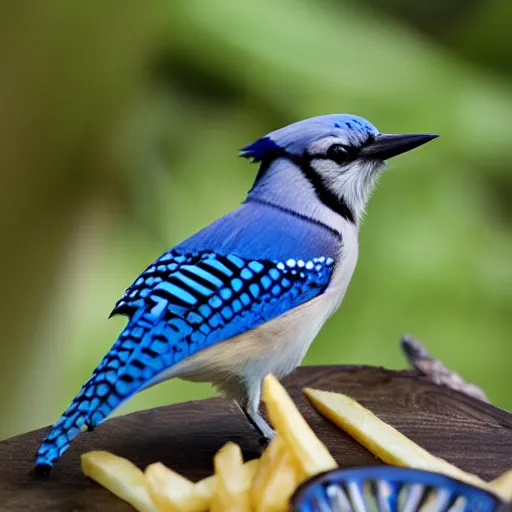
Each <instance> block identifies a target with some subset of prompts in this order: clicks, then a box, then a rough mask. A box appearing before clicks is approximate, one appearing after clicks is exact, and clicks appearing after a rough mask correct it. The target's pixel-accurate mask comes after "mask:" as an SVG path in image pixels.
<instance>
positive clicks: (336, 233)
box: [244, 197, 342, 241]
mask: <svg viewBox="0 0 512 512" xmlns="http://www.w3.org/2000/svg"><path fill="white" fill-rule="evenodd" d="M244 203H259V204H263V205H265V206H268V207H270V208H274V210H279V211H281V212H284V213H287V214H289V215H293V216H294V217H296V218H298V219H301V220H304V221H306V222H309V223H310V224H315V225H316V226H318V227H321V228H322V229H326V230H327V231H329V232H330V233H331V234H333V235H334V236H335V237H336V238H337V239H338V240H340V241H341V239H342V236H341V233H340V232H339V231H338V230H336V229H334V228H331V226H328V225H327V224H324V223H323V222H321V221H319V220H317V219H313V218H311V217H308V216H307V215H303V214H302V213H299V212H296V211H295V210H292V209H290V208H286V207H284V206H280V205H278V204H275V203H272V202H270V201H265V200H264V199H260V198H259V197H248V198H247V199H246V200H245V201H244Z"/></svg>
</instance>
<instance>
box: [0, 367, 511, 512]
mask: <svg viewBox="0 0 512 512" xmlns="http://www.w3.org/2000/svg"><path fill="white" fill-rule="evenodd" d="M284 382H285V384H286V387H287V388H288V390H289V392H290V393H291V395H292V397H293V399H294V400H295V402H296V403H297V404H298V406H299V408H300V410H301V412H302V413H303V414H304V416H305V417H306V419H307V420H308V422H309V423H310V424H311V426H312V427H313V429H314V430H315V432H316V433H317V434H318V436H319V437H320V439H322V441H323V442H324V443H325V444H326V445H327V447H328V448H329V450H330V451H331V453H332V454H333V456H334V458H335V459H336V461H337V462H338V463H339V465H340V466H341V467H349V466H361V465H376V464H380V462H379V461H378V460H377V459H376V458H375V457H374V456H373V455H372V454H371V453H369V452H368V451H367V450H366V449H365V448H363V447H362V446H360V445H359V444H357V443H356V442H355V441H354V440H353V439H352V438H350V437H349V436H348V435H346V434H345V433H343V432H342V431H340V430H339V429H338V428H337V427H335V426H334V425H333V424H331V423H330V422H328V421H327V420H325V419H324V418H322V417H321V416H320V415H319V414H318V413H317V412H316V411H315V410H314V409H313V408H312V407H311V405H310V404H309V402H308V401H307V399H306V398H305V396H304V395H303V393H302V391H301V390H302V388H304V387H306V386H307V387H313V388H318V389H324V390H329V391H339V392H343V393H347V394H348V395H350V396H351V397H353V398H354V399H356V400H358V401H360V402H361V403H362V404H363V405H364V406H366V407H368V408H369V409H370V410H372V411H373V412H374V413H375V414H377V415H378V416H379V417H380V418H381V419H383V420H384V421H386V422H387V423H389V424H391V425H393V426H394V427H396V428H397V429H398V430H400V431H401V432H402V433H403V434H405V435H406V436H408V437H410V438H411V439H412V440H413V441H415V442H417V443H418V444H420V445H421V446H423V447H424V448H426V449H427V450H429V451H430V452H432V453H433V454H435V455H437V456H440V457H443V458H445V459H446V460H448V461H449V462H452V463H453V464H456V465H457V466H459V467H460V468H462V469H464V470H466V471H471V472H473V473H476V474H477V475H479V476H480V477H482V478H484V479H485V480H490V479H492V478H495V477H497V476H498V475H499V474H501V473H502V472H504V471H505V470H507V469H510V467H511V466H512V414H510V413H508V412H506V411H503V410H501V409H498V408H496V407H493V406H492V405H489V404H487V403H484V402H481V401H478V400H476V399H474V398H471V397H469V396H466V395H462V394H460V393H458V392H456V391H452V390H450V389H447V388H445V387H441V386H437V385H435V384H433V383H431V382H430V381H429V380H428V379H426V378H424V377H419V376H418V375H417V374H415V373H414V372H396V371H390V370H384V369H381V368H371V367H340V366H313V367H303V368H299V369H298V370H297V371H296V372H294V374H293V375H292V376H290V377H288V378H287V379H285V381H284ZM47 431H48V428H44V429H40V430H36V431H34V432H29V433H27V434H23V435H21V436H18V437H15V438H12V439H9V440H7V441H4V442H3V443H0V504H1V510H2V511H5V512H11V511H22V510H23V511H36V510H37V511H100V510H109V511H114V512H123V511H129V510H132V509H131V507H130V506H129V505H127V504H125V503H123V502H122V501H121V500H119V499H117V498H116V497H115V496H113V495H111V494H110V493H109V492H108V491H106V490H104V489H103V488H101V487H100V486H99V485H97V484H95V483H94V482H92V481H89V480H88V479H87V478H85V477H84V476H83V475H82V473H81V471H80V459H79V456H80V454H81V453H83V452H85V451H88V450H95V449H103V450H109V451H112V452H113V453H115V454H117V455H121V456H123V457H127V458H128V459H130V460H131V461H133V462H134V463H135V464H137V465H138V466H139V467H141V468H144V467H145V466H146V465H148V464H150V463H152V462H155V461H161V462H163V463H164V464H166V465H168V466H170V467H172V468H173V469H175V470H177V471H179V472H181V473H183V474H184V475H186V476H188V477H190V478H192V479H199V478H201V477H204V476H207V475H208V474H210V473H211V472H212V457H213V455H214V453H215V452H216V451H217V450H218V449H219V448H220V447H221V446H222V445H223V444H224V443H225V442H226V441H228V440H231V441H234V442H236V443H239V444H240V446H241V447H242V449H243V451H244V455H245V457H246V459H250V458H254V457H257V456H258V455H259V447H258V441H257V436H256V434H255V433H254V432H253V430H252V429H251V427H250V426H249V424H248V423H247V421H246V420H245V418H244V417H243V415H242V414H241V413H240V412H239V411H238V409H237V408H236V406H235V405H234V404H232V403H230V402H227V401H224V400H222V399H219V398H213V399H208V400H200V401H196V402H187V403H183V404H176V405H171V406H168V407H161V408H157V409H151V410H148V411H142V412H138V413H134V414H130V415H127V416H124V417H119V418H114V419H112V420H109V421H106V422H105V423H104V424H102V425H101V426H99V427H98V428H97V429H96V430H95V431H94V432H91V433H83V434H81V435H80V436H79V437H78V438H77V439H76V441H75V442H74V443H73V445H72V447H71V448H70V449H69V450H68V451H67V452H66V453H65V454H64V456H63V457H62V459H61V460H60V461H59V463H58V464H57V465H56V466H55V468H54V470H53V472H52V474H51V476H50V477H49V478H48V479H46V480H41V479H36V478H35V477H34V476H33V474H32V468H33V461H34V454H35V452H36V450H37V448H38V445H39V443H40V442H41V440H42V439H43V437H44V435H45V434H46V433H47Z"/></svg>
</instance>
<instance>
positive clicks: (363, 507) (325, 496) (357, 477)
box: [291, 466, 512, 512]
mask: <svg viewBox="0 0 512 512" xmlns="http://www.w3.org/2000/svg"><path fill="white" fill-rule="evenodd" d="M291 503H292V507H291V510H292V511H293V512H498V511H499V512H511V511H512V507H511V505H510V504H506V503H503V502H502V501H501V500H500V499H499V498H498V497H497V496H494V495H493V494H491V493H489V492H487V491H484V490H482V489H478V488H477V487H473V486H472V485H468V484H465V483H463V482H459V481H458V480H455V479H453V478H449V477H447V476H444V475H439V474H437V473H430V472H428V471H421V470H417V469H409V468H400V467H394V466H376V467H361V468H353V469H337V470H334V471H329V472H327V473H323V474H321V475H318V476H315V477H313V478H311V479H309V480H307V481H306V482H304V483H303V484H302V485H300V486H299V488H298V489H297V491H296V492H295V494H294V495H293V497H292V501H291Z"/></svg>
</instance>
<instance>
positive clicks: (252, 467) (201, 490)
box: [194, 459, 260, 503]
mask: <svg viewBox="0 0 512 512" xmlns="http://www.w3.org/2000/svg"><path fill="white" fill-rule="evenodd" d="M259 465H260V459H253V460H249V461H247V462H246V463H245V464H244V471H245V478H246V479H247V480H248V481H250V482H252V481H253V480H254V476H255V475H256V473H257V471H258V468H259ZM216 484H217V475H211V476H209V477H206V478H203V479H202V480H199V482H196V484H195V485H194V487H195V490H196V493H198V494H199V495H200V496H201V497H202V499H203V500H205V501H206V502H207V503H211V502H212V499H213V495H214V494H215V486H216Z"/></svg>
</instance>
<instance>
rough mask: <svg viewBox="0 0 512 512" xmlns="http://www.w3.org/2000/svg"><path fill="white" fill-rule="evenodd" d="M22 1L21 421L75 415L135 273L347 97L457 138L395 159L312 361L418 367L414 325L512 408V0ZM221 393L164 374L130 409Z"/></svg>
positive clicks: (11, 258) (9, 35)
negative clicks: (473, 5)
mask: <svg viewBox="0 0 512 512" xmlns="http://www.w3.org/2000/svg"><path fill="white" fill-rule="evenodd" d="M22 3H26V4H27V5H26V6H25V7H26V9H23V10H22V9H18V8H16V7H15V6H12V5H5V6H2V7H0V19H2V20H4V23H5V20H6V19H8V20H9V25H10V27H11V30H4V31H1V33H2V37H3V38H4V39H5V41H4V42H5V44H3V45H2V51H3V52H4V53H5V54H6V56H5V59H2V62H5V63H6V64H5V68H6V70H7V71H8V73H6V76H7V77H8V78H9V80H7V81H4V84H3V86H2V85H0V102H2V103H5V106H6V109H5V110H6V111H7V114H6V115H4V116H2V117H1V118H0V123H2V128H5V132H6V136H5V137H4V139H3V142H0V149H1V150H2V151H0V153H1V154H2V155H3V156H1V157H0V164H1V168H2V169H3V170H4V172H5V173H6V176H5V187H4V189H5V190H4V193H5V199H6V201H7V200H8V202H2V204H3V206H4V207H5V208H6V209H5V212H4V213H3V214H2V218H5V219H6V220H7V221H8V222H7V225H6V229H5V241H6V247H9V248H10V250H9V251H5V253H4V254H3V255H2V258H3V261H2V268H4V269H6V271H5V276H3V281H2V282H3V283H4V288H5V289H4V297H7V298H10V299H11V300H10V301H9V299H6V303H5V305H4V308H3V311H2V313H3V316H2V322H3V325H5V326H6V330H5V333H7V334H4V336H3V338H2V341H0V354H1V355H2V356H3V357H2V358H0V369H2V372H1V373H2V375H3V380H1V379H0V385H1V389H4V390H9V392H6V391H4V393H5V396H3V397H2V401H3V405H1V406H0V413H1V416H2V418H8V421H2V422H1V423H0V437H2V436H8V435H12V434H15V433H18V432H22V431H26V430H29V429H31V428H36V427H39V426H42V425H45V424H48V423H50V422H52V421H54V420H55V419H56V418H57V416H58V415H59V414H60V412H61V411H62V410H63V409H64V408H65V406H66V405H67V404H68V402H69V401H70V400H71V399H72V398H73V396H74V394H75V393H76V392H77V391H78V390H79V388H80V385H81V384H82V383H83V382H84V381H85V379H86V378H87V377H88V376H89V375H90V372H91V371H92V369H93V368H94V367H95V365H96V364H97V363H98V361H99V360H100V358H101V357H102V356H103V354H104V353H105V352H106V351H107V350H108V348H109V347H110V346H111V344H112V343H113V341H114V340H115V338H116V336H117V334H118V332H119V331H120V330H121V328H122V326H123V319H122V318H115V319H113V320H110V321H107V320H106V317H107V316H108V313H109V312H110V309H111V308H112V306H113V304H114V303H115V301H116V300H117V299H118V298H119V297H120V295H121V294H122V292H123V290H124V288H126V287H127V286H128V285H129V284H130V283H131V282H132V280H133V279H134V278H135V277H136V276H137V274H138V272H139V271H140V270H142V268H144V266H145V265H147V264H148V263H149V262H151V261H152V260H153V259H154V258H156V257H157V256H159V255H160V254H161V253H162V252H163V251H164V250H166V249H167V248H169V247H171V246H172V245H174V244H175V243H177V242H179V241H180V240H182V239H184V238H186V237H187V236H189V235H190V234H192V233H193V232H195V231H196V230H198V229H200V228H201V227H203V226H204V225H206V224H207V223H209V222H211V221H212V220H214V219H215V218H217V217H218V216H220V215H223V214H224V213H226V212H227V211H229V210H230V209H232V208H234V207H236V206H237V205H238V204H239V202H240V201H241V200H242V198H243V197H244V194H245V193H246V191H247V190H248V189H249V188H250V186H251V184H252V179H253V178H254V176H255V173H256V171H257V168H256V167H255V166H253V167H251V166H249V165H248V163H247V162H245V161H242V160H241V159H237V158H236V151H237V149H238V148H240V147H241V146H243V145H245V144H246V143H248V142H250V141H252V140H253V139H255V138H256V137H259V136H260V135H262V134H264V133H266V132H268V131H270V130H272V129H275V128H277V127H279V126H282V125H285V124H287V123H289V122H292V121H295V120H298V119H301V118H305V117H309V116H314V115H319V114H324V113H334V112H350V113H356V114H358V115H362V116H364V117H367V118H368V119H370V120H371V121H372V122H373V123H374V124H376V125H377V127H378V128H379V129H381V130H382V131H384V132H386V131H387V132H437V133H440V134H441V137H440V139H439V140H436V141H435V142H433V143H431V144H429V145H428V146H425V147H423V148H420V149H418V150H417V151H413V152H411V153H410V154H407V155H404V156H403V157H399V158H398V159H396V160H394V161H393V162H392V165H393V168H392V169H391V170H390V171H388V172H387V173H386V174H385V175H384V176H383V178H382V181H381V183H380V185H379V187H378V190H377V192H376V194H375V197H374V198H373V199H372V201H371V204H370V206H369V210H368V216H367V219H366V220H365V222H364V225H363V227H362V231H361V237H360V259H359V263H358V267H357V270H356V273H355V276H354V278H353V281H352V283H351V285H350V287H349V291H348V293H347V296H346V298H345V301H344V304H343V306H342V308H341V310H340V311H339V312H338V313H337V314H336V315H335V316H334V317H333V318H332V319H331V320H330V321H329V322H328V324H327V325H326V327H325V328H324V329H323V330H322V332H321V333H320V335H319V336H318V338H317V340H316V341H315V343H314V344H313V347H312V348H311V350H310V352H309V354H308V356H307V358H306V361H305V363H306V364H318V363H326V364H332V363H340V364H352V363H358V364H360V363H361V364H373V365H382V366H386V367H392V368H401V367H404V366H405V362H404V359H403V357H402V355H401V354H400V350H399V339H400V336H401V335H402V334H404V333H406V332H409V333H411V334H412V335H414V336H416V337H418V338H419V339H421V340H422V341H423V342H424V343H425V345H426V346H427V347H428V349H429V350H430V351H431V352H432V353H433V354H434V355H436V356H437V357H440V358H441V359H443V361H444V362H445V363H446V364H447V365H448V366H449V367H451V368H453V369H455V370H457V371H459V372H460V373H461V374H462V375H463V376H464V377H465V378H467V379H468V380H470V381H474V382H475V383H477V384H479V385H480V386H481V387H483V388H484V389H485V391H486V392H487V394H488V396H489V397H490V399H491V400H492V401H493V402H494V403H495V404H496V405H498V406H501V407H505V408H509V409H510V408H512V398H511V395H510V388H511V384H512V380H511V379H512V378H511V375H512V355H511V348H510V346H511V344H510V327H511V325H512V324H511V320H510V314H511V311H512V265H511V261H512V232H511V230H510V226H511V220H512V209H511V208H510V201H511V200H512V174H511V173H510V168H511V164H512V152H511V151H510V142H509V141H510V140H512V124H511V123H510V119H511V118H512V90H511V88H510V79H509V77H507V76H506V74H505V73H503V74H500V67H499V64H500V63H499V62H496V59H494V57H493V58H492V62H490V64H489V66H490V65H492V67H493V69H494V71H490V70H489V67H488V66H486V64H487V62H488V60H491V54H492V52H491V51H490V46H489V45H491V44H494V45H496V46H500V51H502V52H503V54H505V52H506V49H507V48H508V51H509V52H510V50H511V49H512V43H511V42H510V38H508V37H505V36H507V33H506V31H505V32H503V30H501V29H500V32H499V34H502V35H503V37H497V35H496V34H494V33H493V27H494V26H498V27H502V24H501V22H500V21H499V20H500V19H502V18H500V16H499V13H500V12H501V11H500V9H502V10H503V13H504V14H505V13H506V12H508V11H509V6H508V4H507V3H506V2H504V1H499V0H496V1H495V2H489V6H488V8H487V10H486V11H485V12H484V11H481V12H480V11H478V10H476V11H475V12H473V13H472V17H471V16H470V17H468V16H466V17H465V18H464V19H463V20H461V21H460V23H459V24H457V20H454V21H453V23H454V24H453V27H451V32H450V37H449V38H448V37H445V36H443V34H439V39H440V40H441V39H443V43H441V42H439V41H438V40H437V38H436V36H434V35H430V36H426V35H422V34H421V33H420V31H419V30H416V29H414V28H413V26H412V25H411V21H410V20H409V21H408V22H407V23H406V22H405V21H404V19H403V18H401V17H400V16H399V15H395V16H394V17H393V16H391V15H390V14H389V13H386V12H384V11H382V10H376V9H375V8H374V7H371V6H370V4H367V3H362V2H350V1H349V0H346V1H341V0H339V1H337V2H334V1H328V0H317V1H316V2H307V1H305V0H280V1H279V2H275V1H272V0H259V1H258V2H255V1H252V2H251V1H249V0H244V1H235V0H217V1H216V2H207V1H205V0H182V1H181V2H176V3H174V2H173V3H172V4H174V5H173V6H172V8H171V7H170V5H168V2H164V1H163V0H161V1H158V0H152V1H149V2H146V3H137V2H123V3H121V2H116V1H113V0H112V1H110V2H102V3H100V2H92V3H91V4H84V6H81V7H80V9H77V7H76V5H78V4H75V5H74V6H73V7H70V6H68V4H67V3H65V2H63V0H52V1H50V0H48V2H45V3H44V4H38V3H36V2H33V3H30V2H22ZM375 3H377V4H378V3H379V2H375ZM394 3H395V4H399V3H400V2H399V1H398V0H397V1H396V2H394ZM43 5H44V7H43ZM2 11H5V12H4V16H2V15H1V12H2ZM479 17H481V18H482V19H483V20H485V24H483V25H482V26H480V25H479V24H478V19H479ZM493 20H495V21H493ZM6 25H7V24H6ZM6 28H7V27H6ZM14 28H16V30H13V29H14ZM423 28H424V27H423ZM468 33H473V34H474V37H475V39H474V40H471V41H468V37H467V34H468ZM465 34H466V35H465ZM487 35H489V36H492V37H490V38H489V39H486V40H485V42H486V43H485V45H480V44H478V41H479V40H483V39H484V38H485V37H487ZM476 38H479V39H478V41H477V40H476ZM7 43H9V44H7ZM504 48H505V49H504ZM480 51H481V53H479V52H480ZM42 56H44V58H43V57H42ZM468 57H469V58H470V60H471V61H472V63H471V62H470V61H469V60H468ZM506 65H507V66H508V61H507V62H505V60H504V61H503V66H506ZM20 70H22V71H23V73H22V72H21V71H20ZM503 70H505V67H503ZM2 87H3V88H2ZM8 98H11V99H10V100H9V99H8ZM7 107H9V108H8V109H7ZM13 148H17V149H16V151H14V150H13ZM5 155H7V156H5ZM22 156H23V158H22ZM2 158H3V160H1V159H2ZM7 169H9V172H6V170H7ZM6 205H7V206H6ZM20 233H21V234H22V237H20ZM43 235H44V236H43ZM20 239H21V241H20ZM36 256H37V257H36ZM13 268H16V269H19V268H22V269H23V270H24V271H23V272H17V273H16V272H13V271H12V270H11V269H13ZM19 290H23V292H24V293H23V294H21V293H19ZM210 393H211V391H210V390H209V388H208V386H206V385H193V384H188V383H183V382H179V381H176V382H170V383H165V384H162V385H159V386H157V387H155V388H153V389H151V390H148V391H145V392H144V393H141V394H140V395H138V396H137V397H135V398H134V399H133V400H132V401H131V402H130V403H129V404H128V406H127V407H126V408H124V409H123V410H122V411H121V412H126V411H127V410H135V409H139V408H145V407H150V406H154V405H157V404H163V403H169V402H173V401H183V400H187V399H192V398H198V397H202V396H207V395H208V394H210Z"/></svg>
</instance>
